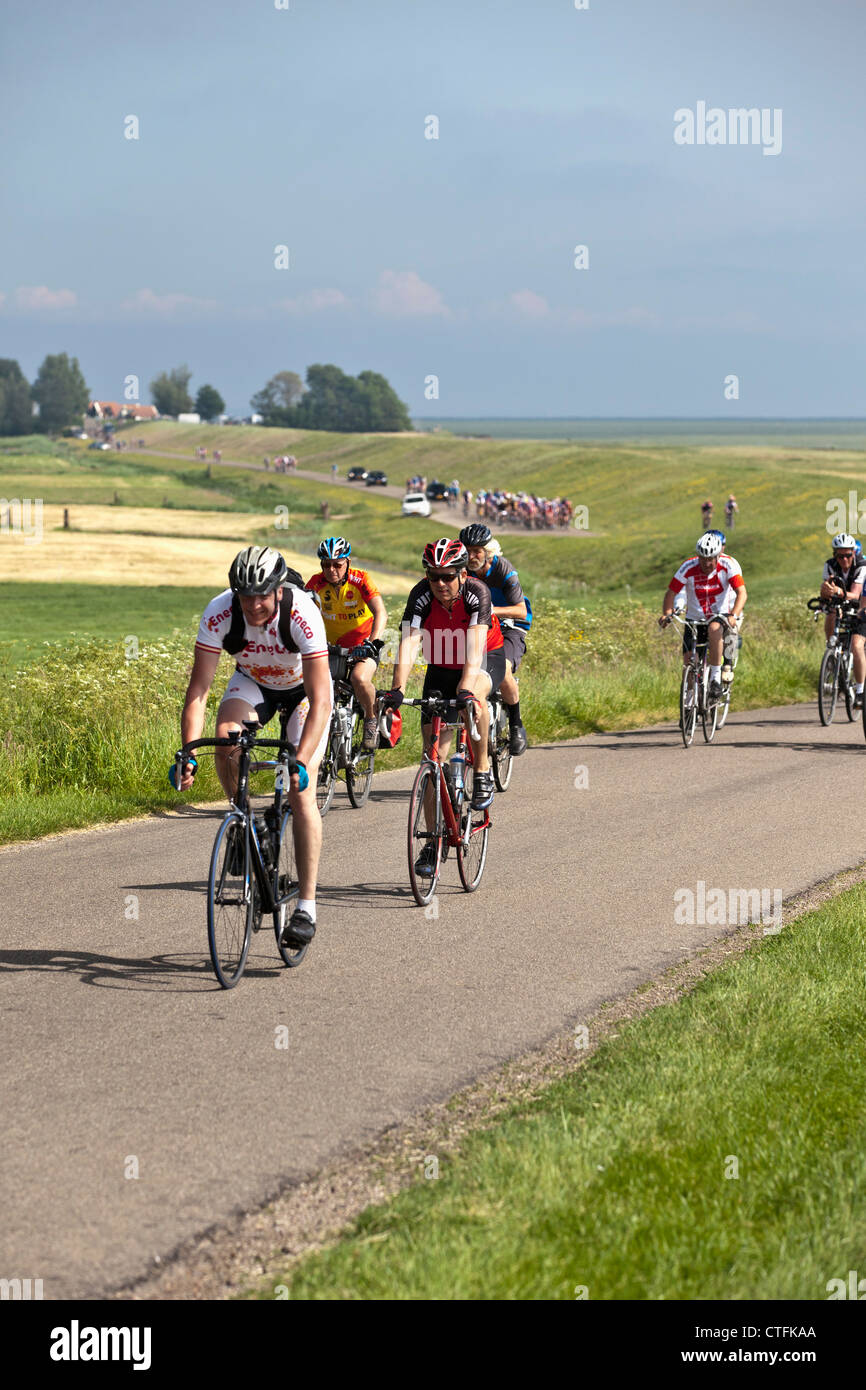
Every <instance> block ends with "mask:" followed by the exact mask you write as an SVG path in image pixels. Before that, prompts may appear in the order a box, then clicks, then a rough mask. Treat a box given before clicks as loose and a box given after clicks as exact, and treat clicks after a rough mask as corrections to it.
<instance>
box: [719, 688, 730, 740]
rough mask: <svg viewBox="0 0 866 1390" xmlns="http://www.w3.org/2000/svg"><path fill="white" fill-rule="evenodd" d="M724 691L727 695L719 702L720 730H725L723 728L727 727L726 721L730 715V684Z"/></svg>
mask: <svg viewBox="0 0 866 1390" xmlns="http://www.w3.org/2000/svg"><path fill="white" fill-rule="evenodd" d="M724 690H725V693H724V695H723V696H722V698H721V700H720V701H719V723H718V727H719V728H720V729H723V728H724V727H725V720H726V719H727V717H728V713H729V711H730V708H731V687H730V684H728V685H726V686H725V687H724Z"/></svg>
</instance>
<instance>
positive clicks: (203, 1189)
mask: <svg viewBox="0 0 866 1390" xmlns="http://www.w3.org/2000/svg"><path fill="white" fill-rule="evenodd" d="M409 717H411V715H410V716H409ZM530 732H531V731H530ZM700 738H701V736H700V733H699V734H698V740H700ZM863 756H864V741H863V733H862V728H861V725H860V723H859V721H858V722H857V723H856V724H853V725H849V724H848V723H847V722H843V723H839V722H837V723H836V724H835V725H834V726H833V727H832V728H830V729H828V730H825V729H822V728H821V727H820V725H819V723H818V718H817V712H816V709H815V707H814V706H804V707H798V708H788V709H775V710H767V711H762V712H750V713H745V714H740V715H737V714H733V715H732V716H731V718H730V720H729V722H728V726H727V727H726V729H725V730H724V731H723V732H722V734H721V735H719V742H718V743H717V744H715V745H713V746H712V747H709V748H707V747H705V746H703V744H702V742H700V741H699V742H698V743H696V745H695V746H694V747H693V748H692V749H690V750H689V751H688V752H687V751H686V750H684V749H683V748H682V746H681V744H680V742H679V736H678V733H677V731H676V729H675V728H674V727H672V726H666V727H661V728H650V729H642V730H640V731H637V732H629V733H621V734H610V735H598V736H593V737H591V738H587V739H582V740H579V741H575V742H571V743H565V744H556V745H548V746H542V747H538V748H533V749H531V750H530V751H529V752H528V753H527V754H526V755H525V756H524V757H523V758H522V759H521V760H520V761H519V762H518V763H517V764H516V765H515V770H514V777H513V779H512V786H511V789H510V790H509V792H508V793H507V794H506V795H505V796H497V798H496V801H495V804H494V807H493V813H492V820H493V828H492V831H491V837H490V853H489V859H488V866H487V871H486V874H485V877H484V880H483V882H482V884H481V887H480V889H479V891H478V892H477V893H476V894H474V895H471V896H470V895H467V894H465V893H463V892H462V891H461V889H460V887H459V882H458V878H457V869H456V865H455V863H454V862H453V858H451V859H449V861H448V863H447V864H446V866H445V871H444V874H443V879H442V882H441V884H440V888H439V892H438V899H437V904H438V918H434V917H432V916H425V912H424V910H423V909H421V908H418V907H416V906H415V904H414V902H413V900H412V898H411V896H410V894H409V890H408V880H407V873H406V851H405V827H406V814H407V791H408V788H409V785H410V782H411V777H412V771H411V770H404V771H401V772H394V773H388V774H383V775H380V776H379V777H377V779H376V782H375V784H374V792H373V796H372V798H371V801H370V803H369V805H368V806H367V808H366V809H365V810H364V811H362V812H355V811H352V810H351V809H350V808H349V806H348V802H347V800H346V797H345V791H344V790H341V791H338V793H337V796H336V798H335V802H334V806H333V808H332V810H331V812H330V814H329V815H328V817H327V820H326V822H325V844H324V851H323V857H322V865H321V889H320V896H319V921H320V927H319V932H318V934H317V937H316V940H315V942H314V944H313V946H312V947H311V949H310V951H309V953H308V956H307V960H306V961H305V963H304V964H303V965H302V966H301V968H300V969H297V970H293V971H288V970H285V969H283V968H282V966H281V965H280V963H279V960H278V957H277V955H276V950H275V945H274V940H273V935H272V932H270V931H269V930H265V929H263V930H262V932H261V934H260V935H259V936H257V937H254V938H253V945H252V949H251V953H250V960H249V963H248V967H247V972H246V975H245V976H244V978H243V980H242V981H241V983H240V985H239V986H238V987H237V988H236V989H235V990H234V991H232V992H231V993H225V992H223V991H221V990H220V989H219V988H218V987H217V985H216V982H215V980H214V977H213V975H212V974H211V970H210V966H209V961H208V956H207V943H206V927H205V901H204V877H205V874H206V869H207V864H208V859H209V853H210V846H211V843H212V839H213V834H214V830H215V826H216V823H217V815H218V813H217V812H216V811H215V810H214V809H212V808H210V809H208V808H204V809H196V808H185V809H184V811H183V813H182V814H181V815H180V816H179V817H175V816H171V817H163V818H154V819H149V820H145V821H138V822H135V823H130V824H126V825H119V826H116V827H111V828H105V829H100V830H95V831H91V832H87V833H76V834H70V835H65V836H59V837H55V838H53V839H49V840H45V841H42V842H39V843H36V844H33V845H30V846H26V847H22V848H14V847H13V848H10V849H8V850H4V851H2V852H0V902H2V905H3V906H2V912H3V945H2V950H0V979H2V986H3V993H4V1006H5V1007H4V1041H5V1065H4V1068H3V1077H4V1079H3V1117H4V1124H3V1127H2V1134H0V1153H2V1160H3V1172H4V1178H3V1183H4V1193H5V1195H6V1201H5V1203H4V1207H5V1210H4V1221H3V1231H2V1237H0V1276H2V1277H6V1278H13V1277H19V1278H28V1277H29V1278H41V1279H42V1280H43V1281H44V1292H45V1297H46V1298H62V1297H74V1296H97V1297H98V1296H99V1295H101V1294H102V1293H104V1292H106V1291H108V1290H110V1289H112V1288H115V1287H117V1286H118V1285H120V1284H122V1283H124V1282H125V1281H128V1280H130V1279H133V1278H135V1277H136V1276H137V1275H139V1274H142V1273H144V1271H145V1270H146V1268H147V1267H148V1265H149V1263H150V1261H151V1260H152V1259H153V1257H154V1256H156V1255H159V1256H160V1257H161V1258H163V1259H165V1258H166V1257H167V1256H168V1255H169V1254H170V1253H171V1251H172V1250H173V1249H174V1248H175V1247H176V1245H177V1243H178V1242H179V1241H180V1240H182V1239H184V1238H185V1237H188V1236H191V1235H194V1234H195V1233H197V1232H200V1231H202V1230H204V1229H205V1228H207V1227H208V1226H209V1225H210V1224H211V1223H212V1222H214V1221H215V1220H219V1219H221V1218H225V1217H226V1216H228V1215H229V1214H231V1213H232V1212H233V1211H235V1210H237V1209H238V1208H241V1209H243V1208H247V1207H250V1206H253V1205H255V1204H257V1203H259V1202H261V1201H263V1200H265V1199H267V1197H268V1196H270V1195H272V1194H273V1193H274V1192H275V1191H276V1189H277V1188H278V1187H279V1186H280V1185H281V1184H283V1183H284V1182H285V1181H286V1180H287V1179H291V1178H293V1177H297V1176H300V1175H303V1174H306V1173H309V1172H312V1171H314V1170H316V1169H317V1168H318V1167H319V1166H320V1165H322V1164H323V1163H324V1162H326V1161H327V1160H329V1159H331V1158H333V1157H335V1156H336V1155H338V1154H340V1153H342V1152H346V1151H348V1150H351V1149H354V1148H356V1147H357V1146H358V1145H361V1144H365V1143H368V1142H369V1141H371V1140H373V1139H374V1138H375V1136H376V1135H377V1134H379V1133H381V1132H382V1131H383V1130H384V1129H385V1128H386V1127H387V1126H389V1125H391V1124H393V1123H394V1122H396V1121H399V1120H400V1119H401V1118H403V1117H405V1116H406V1115H408V1114H410V1113H412V1112H413V1111H416V1110H418V1109H419V1108H421V1107H423V1106H424V1105H425V1104H426V1103H428V1102H430V1101H431V1100H434V1099H440V1098H442V1097H443V1096H445V1095H447V1094H448V1093H449V1092H451V1091H453V1090H454V1089H455V1088H456V1087H458V1086H460V1085H461V1084H463V1083H466V1082H467V1081H469V1080H470V1079H472V1078H473V1077H475V1076H477V1075H478V1074H480V1073H482V1072H484V1071H486V1070H488V1069H490V1068H491V1067H494V1066H495V1065H496V1064H498V1063H501V1062H502V1061H504V1060H505V1059H507V1058H508V1057H510V1056H513V1055H514V1054H516V1053H519V1052H521V1051H523V1050H525V1049H527V1048H529V1047H531V1046H533V1045H536V1044H538V1043H540V1042H542V1041H543V1040H545V1039H547V1038H549V1037H551V1036H552V1035H554V1034H555V1033H557V1032H560V1031H561V1030H563V1029H564V1028H570V1027H571V1026H573V1025H574V1024H575V1023H579V1022H580V1021H581V1020H583V1019H586V1018H587V1017H588V1016H589V1015H590V1013H591V1012H592V1011H593V1010H594V1009H596V1008H597V1007H598V1006H599V1004H600V1003H601V1002H602V1001H603V1000H605V999H608V998H612V997H614V996H617V995H621V994H623V993H627V992H629V991H631V990H632V989H633V988H634V987H635V986H637V985H638V984H639V983H641V982H642V981H644V980H646V979H649V978H651V977H652V976H655V975H657V974H658V973H659V972H660V971H662V970H664V969H665V968H666V967H667V966H668V965H670V964H671V963H673V962H674V961H676V960H679V959H681V958H682V957H684V956H686V955H688V954H689V953H690V952H692V951H693V950H694V949H695V948H697V947H699V946H700V945H701V944H702V943H704V942H706V941H708V940H710V939H712V938H714V937H716V936H718V935H719V932H720V930H721V928H720V927H719V926H718V925H715V924H710V925H703V924H701V923H700V922H697V923H696V924H695V925H678V924H677V921H676V919H675V911H674V903H675V900H674V894H675V893H676V892H677V890H678V889H681V888H690V889H692V890H693V891H695V892H697V883H698V881H703V882H705V883H706V884H707V886H708V887H710V886H721V887H724V888H729V887H732V886H734V887H740V888H758V889H766V890H769V891H770V893H772V891H773V890H776V889H779V890H781V892H782V893H783V894H784V895H785V896H786V897H787V896H788V895H789V894H792V893H794V892H796V891H799V890H802V889H804V888H806V887H808V886H809V885H811V884H812V883H814V882H816V881H818V880H820V879H822V878H824V877H826V876H828V875H830V874H832V873H834V872H835V871H837V870H840V869H842V868H845V867H848V866H851V865H854V864H857V863H860V862H861V861H863V860H864V859H866V824H864V821H863V818H862V817H857V816H855V817H853V818H851V817H848V818H847V820H846V822H845V831H844V834H840V833H839V830H840V824H841V821H840V815H839V807H840V805H843V804H847V803H848V801H849V800H850V796H851V793H852V792H854V791H855V790H858V789H859V785H860V782H859V774H860V772H862V769H863V766H864V763H863V761H862V759H863ZM578 767H583V768H585V769H586V773H585V774H577V775H576V772H575V769H576V768H578ZM576 781H577V782H579V783H582V782H584V781H587V782H588V785H586V786H583V785H581V786H575V782H576ZM136 911H137V914H138V915H137V917H136V916H135V913H136ZM281 1025H284V1026H285V1028H287V1029H288V1038H289V1046H288V1048H287V1049H278V1048H277V1047H276V1046H275V1042H276V1038H277V1032H276V1030H277V1029H278V1028H279V1027H280V1026H281ZM136 1166H137V1171H138V1176H137V1177H134V1176H126V1174H127V1173H133V1172H134V1171H135V1169H136Z"/></svg>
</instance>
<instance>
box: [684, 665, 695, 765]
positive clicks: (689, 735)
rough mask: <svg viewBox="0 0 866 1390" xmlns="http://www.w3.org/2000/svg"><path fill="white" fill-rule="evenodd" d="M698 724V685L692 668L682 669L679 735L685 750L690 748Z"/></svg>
mask: <svg viewBox="0 0 866 1390" xmlns="http://www.w3.org/2000/svg"><path fill="white" fill-rule="evenodd" d="M697 722H698V685H697V679H696V674H695V668H694V666H685V667H684V668H683V680H682V685H681V686H680V733H681V734H682V736H683V743H684V744H685V746H686V748H689V747H691V743H692V739H693V738H694V736H695V726H696V724H697Z"/></svg>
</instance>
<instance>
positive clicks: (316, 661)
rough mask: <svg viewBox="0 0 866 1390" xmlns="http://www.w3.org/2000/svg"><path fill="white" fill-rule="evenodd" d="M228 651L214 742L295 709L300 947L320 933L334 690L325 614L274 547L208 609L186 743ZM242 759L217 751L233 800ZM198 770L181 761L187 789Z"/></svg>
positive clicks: (295, 919)
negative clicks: (323, 771)
mask: <svg viewBox="0 0 866 1390" xmlns="http://www.w3.org/2000/svg"><path fill="white" fill-rule="evenodd" d="M223 651H227V652H229V654H230V655H231V656H233V657H234V660H235V672H234V675H233V676H232V678H231V680H230V681H229V683H228V685H227V686H226V689H225V692H224V693H223V697H222V700H221V701H220V706H219V709H218V710H217V717H216V737H217V738H227V737H228V735H229V734H230V733H232V732H235V731H237V732H240V730H241V729H242V726H243V723H244V721H245V720H247V721H249V720H256V719H257V720H258V721H259V723H260V724H263V725H264V724H267V723H268V722H269V721H270V720H271V719H272V718H273V717H274V715H275V714H276V713H277V711H278V710H287V711H290V712H291V718H290V719H289V721H288V725H287V730H286V737H287V738H288V739H289V741H290V742H291V743H293V744H294V745H295V747H296V748H297V757H298V764H299V771H298V772H297V773H293V774H292V778H291V784H290V788H289V805H290V806H291V809H292V833H293V835H294V844H295V856H296V859H297V865H298V882H299V896H298V904H297V907H296V908H295V911H294V912H293V914H292V916H291V919H290V920H289V921H288V922H287V923H286V925H285V927H284V928H283V934H282V939H281V944H282V945H284V946H295V947H297V948H300V947H301V946H305V945H307V943H308V942H310V941H312V939H313V936H314V935H315V931H316V875H317V872H318V867H319V853H320V851H321V847H322V818H321V816H320V815H319V809H318V807H317V805H316V775H317V773H318V768H319V763H320V761H321V758H322V753H323V752H324V749H325V744H326V742H327V738H328V728H329V725H330V722H331V709H332V706H333V690H332V685H331V676H330V672H329V670H328V659H327V658H328V643H327V639H326V637H325V626H324V623H323V621H322V615H321V613H320V612H319V610H318V608H317V607H316V605H315V602H314V601H313V598H312V596H311V595H310V594H307V593H305V592H304V589H303V581H302V579H301V576H300V575H299V574H296V573H295V571H294V570H289V568H288V566H287V564H286V562H285V560H284V559H283V557H282V555H280V554H279V552H278V551H276V550H272V549H271V548H270V547H269V546H255V545H251V546H248V547H247V548H246V550H241V551H240V552H239V553H238V554H237V555H236V556H235V558H234V560H233V562H232V567H231V569H230V570H229V588H228V589H225V590H224V591H223V592H222V593H221V594H218V595H217V597H216V598H214V599H211V601H210V603H209V604H208V605H207V607H206V608H205V610H204V614H203V616H202V620H201V624H200V626H199V630H198V636H197V638H196V643H195V660H194V663H193V668H192V675H191V676H190V680H189V685H188V687H187V692H186V699H185V700H184V706H183V714H182V715H181V740H182V742H183V743H184V744H187V743H191V742H192V741H193V740H194V739H197V738H200V737H201V734H202V730H203V728H204V721H205V709H206V706H207V697H208V694H209V692H210V688H211V686H212V684H213V680H214V676H215V675H216V670H217V666H218V665H219V659H220V654H221V653H222V652H223ZM237 760H238V752H237V750H235V749H229V748H218V749H217V750H216V770H217V775H218V776H219V779H220V782H221V783H222V787H223V791H224V792H225V794H226V796H227V797H228V798H229V800H230V801H233V800H234V798H235V796H236V795H237ZM195 771H196V763H195V759H191V760H190V762H187V763H185V764H184V767H183V775H182V778H181V782H180V786H179V790H180V791H188V790H189V788H190V787H191V786H192V784H193V778H194V777H195Z"/></svg>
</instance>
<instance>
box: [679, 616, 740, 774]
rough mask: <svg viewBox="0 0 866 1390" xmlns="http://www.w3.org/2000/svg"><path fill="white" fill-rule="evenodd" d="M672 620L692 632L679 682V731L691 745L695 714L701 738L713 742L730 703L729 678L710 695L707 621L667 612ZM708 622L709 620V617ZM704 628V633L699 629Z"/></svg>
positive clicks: (686, 743) (726, 715)
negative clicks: (716, 696) (694, 619)
mask: <svg viewBox="0 0 866 1390" xmlns="http://www.w3.org/2000/svg"><path fill="white" fill-rule="evenodd" d="M670 616H671V617H672V619H673V620H674V622H676V623H679V624H680V626H681V627H683V628H689V629H690V631H691V633H692V642H693V645H692V650H691V655H690V657H689V661H688V664H687V665H685V666H684V667H683V678H682V682H681V684H680V733H681V734H682V737H683V743H684V744H685V746H686V748H690V747H691V744H692V741H693V739H694V737H695V729H696V728H697V722H698V716H700V719H701V726H702V728H703V731H704V741H705V742H706V743H712V741H713V739H714V738H715V736H716V730H717V729H723V728H724V726H725V721H726V719H727V717H728V711H729V709H730V704H731V685H732V683H733V682H732V681H729V682H727V683H726V684H723V685H722V693H721V695H720V696H718V698H716V699H711V698H710V667H709V662H708V660H707V645H708V633H707V623H698V622H694V621H692V620H691V619H690V618H682V617H680V615H679V614H678V613H672V614H671V615H670ZM712 616H713V617H714V618H720V619H721V621H722V622H723V623H724V624H725V626H726V627H730V624H729V623H728V621H727V619H726V618H725V617H724V615H723V614H720V613H716V614H713V615H712ZM708 621H711V619H708ZM701 629H703V633H702V632H701Z"/></svg>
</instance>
